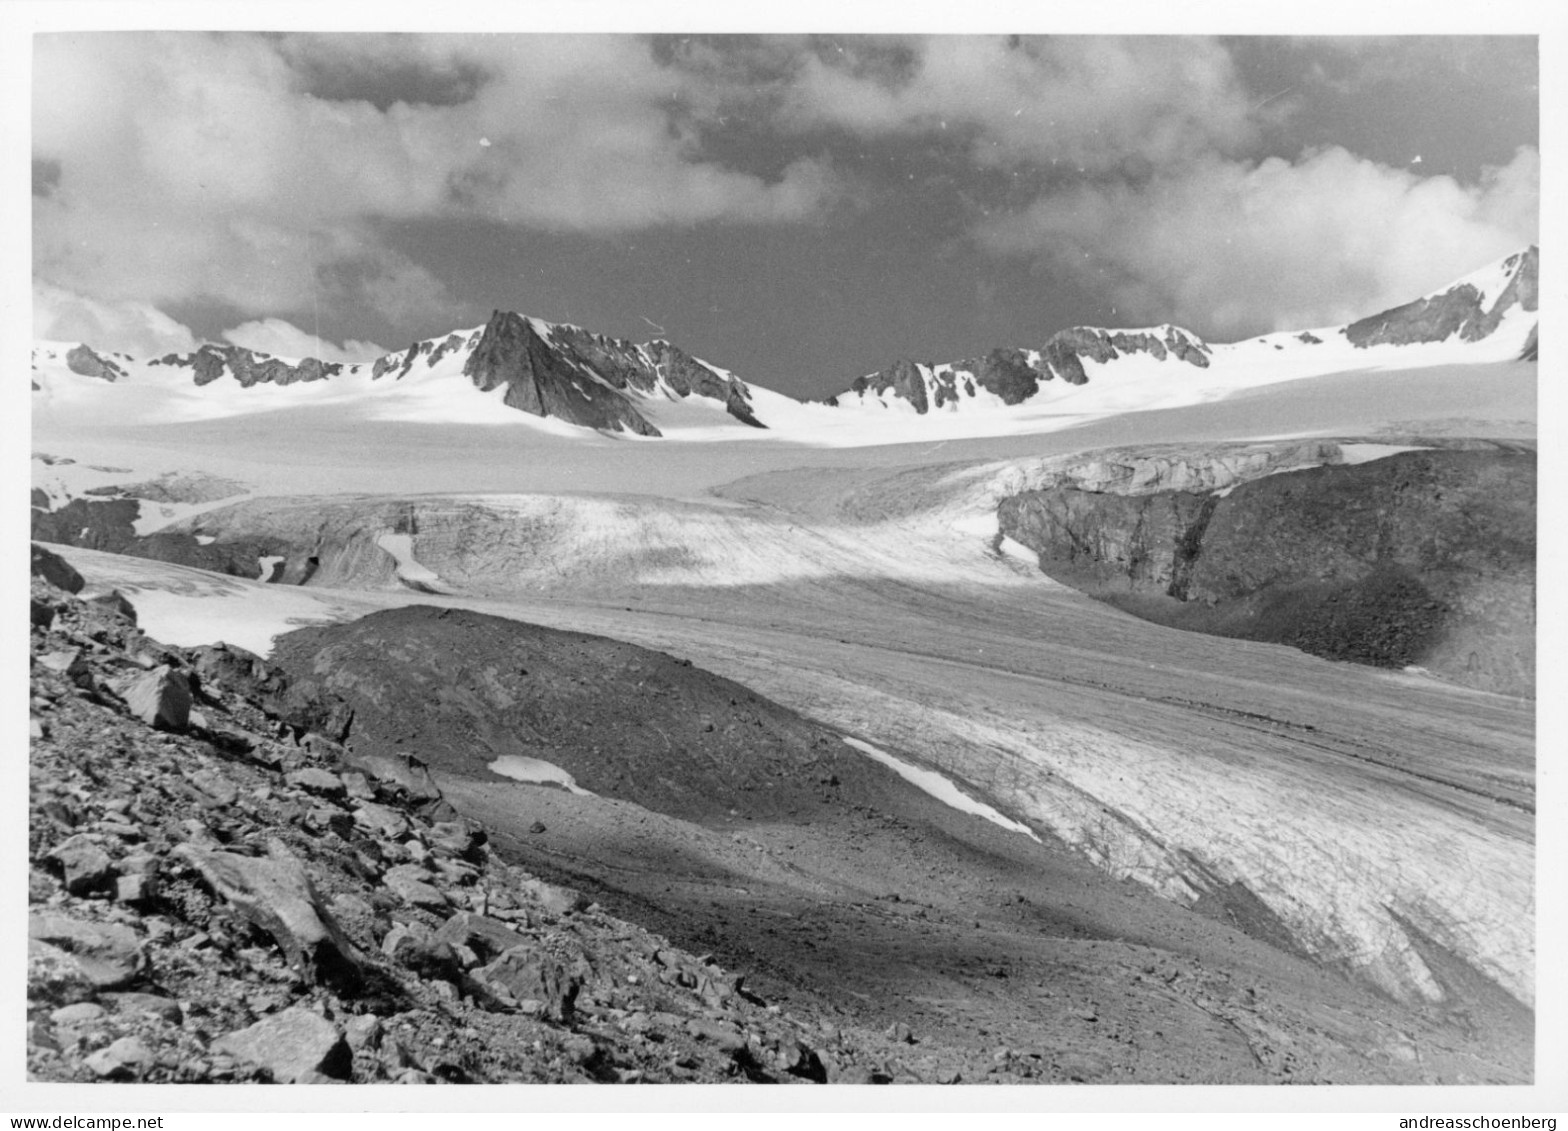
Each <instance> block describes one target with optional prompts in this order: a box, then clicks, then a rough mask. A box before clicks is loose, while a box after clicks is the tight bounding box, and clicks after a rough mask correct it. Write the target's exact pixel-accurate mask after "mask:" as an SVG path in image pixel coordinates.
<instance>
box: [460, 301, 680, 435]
mask: <svg viewBox="0 0 1568 1131" xmlns="http://www.w3.org/2000/svg"><path fill="white" fill-rule="evenodd" d="M463 373H464V374H465V375H466V376H468V377H471V378H473V381H474V384H475V385H476V386H477V387H478V388H479V389H480V390H481V391H482V392H490V391H491V390H492V389H497V388H500V387H501V386H503V385H504V386H505V387H506V394H505V398H504V399H505V401H506V403H507V404H508V405H510V406H512V407H513V408H516V409H521V410H522V411H523V412H527V413H532V414H533V415H534V416H554V417H558V418H560V419H561V420H565V421H566V422H568V423H570V424H581V425H583V426H585V427H588V428H600V429H603V430H605V431H609V432H623V431H624V432H635V433H637V434H638V435H640V436H657V435H659V430H658V429H657V428H655V427H654V426H653V425H652V424H650V423H648V421H647V420H646V419H645V418H644V417H643V416H642V414H641V413H639V412H638V411H637V410H636V409H635V408H633V407H632V406H631V403H630V402H629V401H627V400H626V398H625V397H622V396H619V395H617V394H616V392H615V391H614V390H613V389H611V388H609V387H608V386H606V385H604V384H603V383H601V382H599V381H597V380H595V379H594V376H593V374H592V373H591V371H590V370H588V369H586V368H585V367H584V366H583V364H582V363H581V362H580V361H579V360H578V359H577V358H574V357H572V356H571V355H570V354H566V353H563V352H560V351H557V350H555V349H552V348H551V346H550V344H549V343H547V342H545V341H544V339H543V338H541V337H540V336H539V333H538V331H536V330H535V329H534V327H533V325H532V323H530V322H529V321H528V320H527V319H526V318H523V317H521V316H519V315H516V314H510V313H506V312H503V311H499V310H498V311H496V312H495V314H494V315H492V316H491V318H490V322H489V324H488V325H486V326H485V330H484V334H483V336H482V337H481V338H480V339H479V344H478V345H477V346H475V347H474V352H473V353H471V354H469V356H468V360H467V361H466V362H465V363H464V365H463Z"/></svg>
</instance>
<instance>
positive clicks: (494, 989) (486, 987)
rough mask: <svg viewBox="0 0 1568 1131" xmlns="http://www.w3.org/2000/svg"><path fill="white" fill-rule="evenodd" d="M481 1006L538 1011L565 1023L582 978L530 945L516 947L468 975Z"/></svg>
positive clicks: (573, 1008)
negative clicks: (478, 992) (477, 990)
mask: <svg viewBox="0 0 1568 1131" xmlns="http://www.w3.org/2000/svg"><path fill="white" fill-rule="evenodd" d="M471 979H472V984H473V985H474V986H475V987H477V988H478V989H479V990H480V991H481V993H480V994H477V995H476V996H478V997H480V999H481V1003H482V1004H484V1005H485V1006H486V1007H488V1008H491V1009H495V1008H502V1009H507V1008H510V1009H517V1010H521V1011H523V1012H530V1013H531V1012H539V1013H542V1014H543V1015H544V1016H546V1017H548V1018H549V1019H550V1020H552V1021H564V1020H566V1019H567V1018H569V1017H571V1016H572V1014H573V1012H574V1011H575V1009H576V1005H577V994H578V991H579V990H581V989H582V978H581V977H580V976H579V975H578V974H576V973H575V972H572V971H568V970H567V969H566V967H565V966H563V965H562V964H561V963H560V962H559V961H557V960H556V959H554V958H552V957H551V956H549V955H548V954H542V953H540V952H538V951H536V950H534V949H533V948H532V947H531V946H517V947H513V948H512V949H511V950H508V951H506V952H505V953H504V954H502V955H501V956H500V957H499V958H497V959H496V960H495V961H494V962H491V963H490V964H488V965H486V966H481V967H479V968H477V969H476V970H474V971H473V973H472V975H471Z"/></svg>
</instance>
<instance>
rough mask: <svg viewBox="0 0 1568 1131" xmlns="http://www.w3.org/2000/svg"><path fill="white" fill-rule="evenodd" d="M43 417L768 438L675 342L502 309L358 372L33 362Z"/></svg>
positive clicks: (84, 353) (259, 362)
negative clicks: (280, 415)
mask: <svg viewBox="0 0 1568 1131" xmlns="http://www.w3.org/2000/svg"><path fill="white" fill-rule="evenodd" d="M32 369H33V374H32V383H33V393H34V399H33V414H34V417H35V419H39V418H42V419H44V420H49V419H50V418H51V417H52V418H54V419H56V420H60V421H67V420H68V421H69V422H70V423H71V424H72V425H74V426H77V427H91V426H102V427H106V428H113V427H116V426H122V425H131V424H154V423H156V424H166V423H176V422H181V421H187V422H194V421H211V420H221V419H225V418H230V417H243V416H251V415H255V414H258V413H270V412H278V411H281V410H287V409H301V408H303V409H311V408H318V409H319V408H325V409H331V410H333V412H334V413H335V414H336V418H337V419H338V420H339V421H340V422H342V423H350V422H352V421H354V420H380V421H402V422H409V423H422V424H485V425H513V426H515V425H518V424H524V423H526V424H529V425H531V426H533V427H535V428H539V427H543V428H545V429H546V430H547V431H561V430H562V429H564V430H565V431H566V432H567V433H568V434H570V433H578V432H581V430H582V429H583V428H588V429H594V430H598V431H603V432H625V433H628V434H632V435H642V436H659V435H661V434H662V432H661V429H660V427H659V425H658V422H659V421H661V420H664V419H665V418H666V417H669V418H671V419H672V420H674V421H675V422H676V424H677V427H681V426H684V427H686V428H688V429H692V428H696V429H702V428H720V429H722V430H723V431H726V432H728V431H730V430H735V431H741V430H747V429H748V428H757V427H760V423H759V422H758V421H757V420H756V419H755V417H754V416H753V415H752V412H751V408H750V404H749V398H750V391H749V390H748V389H747V387H746V386H745V384H743V383H742V382H741V381H739V380H738V379H737V378H735V377H734V376H733V375H732V374H730V373H728V372H727V371H725V370H722V369H719V368H718V367H716V366H712V365H709V364H708V363H707V362H704V361H700V360H698V359H696V358H693V357H691V356H690V355H688V354H686V353H685V352H683V351H682V350H680V349H678V348H677V347H675V346H673V345H671V344H670V343H668V342H665V341H654V342H648V343H644V344H635V343H632V342H627V341H622V340H620V339H617V338H607V337H604V336H602V335H599V334H592V333H590V332H588V331H586V330H583V329H582V328H580V327H577V326H571V325H565V324H556V323H550V322H545V321H542V320H540V319H537V318H524V317H522V316H520V315H516V314H508V313H503V312H501V311H497V312H496V313H495V315H494V316H493V317H492V318H491V320H490V321H489V323H487V324H486V325H484V326H479V327H472V328H469V329H466V330H457V331H454V332H452V333H450V334H447V335H445V336H442V337H436V338H427V339H424V340H422V341H418V342H415V343H414V344H413V345H411V346H409V348H408V349H407V350H405V351H400V352H398V353H392V354H387V355H386V356H384V357H381V358H377V359H375V360H374V361H365V362H360V363H340V362H325V363H324V362H321V361H317V360H316V359H314V358H277V357H272V356H270V355H268V354H264V353H258V352H255V351H253V350H249V349H245V348H244V347H241V346H217V345H211V344H209V345H204V346H202V347H201V348H200V349H198V350H196V351H195V352H193V353H190V354H187V355H184V356H181V355H178V354H169V355H166V356H164V357H161V358H147V359H139V358H134V357H130V356H128V355H126V354H119V353H111V354H99V353H97V352H96V351H94V350H93V349H92V348H91V347H90V346H88V345H85V344H82V343H75V342H53V341H40V342H37V343H35V344H34V348H33V355H32Z"/></svg>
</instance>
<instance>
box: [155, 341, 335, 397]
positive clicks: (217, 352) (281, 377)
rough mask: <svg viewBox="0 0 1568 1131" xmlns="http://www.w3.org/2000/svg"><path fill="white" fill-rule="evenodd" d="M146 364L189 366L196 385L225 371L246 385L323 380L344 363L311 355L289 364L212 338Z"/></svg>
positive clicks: (214, 378) (215, 377)
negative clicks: (187, 351)
mask: <svg viewBox="0 0 1568 1131" xmlns="http://www.w3.org/2000/svg"><path fill="white" fill-rule="evenodd" d="M149 364H151V365H170V366H175V365H177V366H184V367H186V368H189V369H190V370H191V371H192V375H193V380H194V381H195V382H196V384H198V385H210V384H211V383H212V382H214V381H216V380H217V379H218V378H220V377H222V376H223V375H224V373H228V374H230V375H231V376H232V377H233V378H234V379H235V380H236V381H238V382H239V383H240V385H241V386H243V387H244V388H247V389H248V388H250V387H251V386H253V385H292V384H294V383H296V382H299V381H325V380H326V379H327V378H328V377H334V376H336V375H337V374H339V373H341V372H343V364H342V363H341V362H337V361H319V360H317V359H316V358H314V357H306V358H301V359H300V360H299V361H297V362H295V363H294V364H292V365H290V364H289V363H288V362H286V361H284V360H282V359H281V358H276V357H269V356H268V355H267V354H264V353H257V352H256V351H255V350H250V349H246V348H245V347H244V346H219V345H214V344H212V343H211V342H209V343H207V344H206V345H204V346H201V347H200V348H199V349H197V350H196V351H195V352H194V353H190V354H187V355H185V356H184V357H181V356H180V355H179V354H175V353H171V354H166V355H165V356H163V357H161V358H158V359H156V360H155V361H152V362H149Z"/></svg>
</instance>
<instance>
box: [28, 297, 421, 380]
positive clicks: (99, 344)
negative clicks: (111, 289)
mask: <svg viewBox="0 0 1568 1131" xmlns="http://www.w3.org/2000/svg"><path fill="white" fill-rule="evenodd" d="M33 337H34V338H41V339H47V340H51V341H60V342H86V343H87V344H88V345H90V346H92V347H93V348H94V349H97V350H104V351H110V352H117V353H127V354H130V355H131V356H132V357H138V358H152V357H163V356H165V355H166V354H171V353H180V354H186V353H190V352H191V351H192V350H194V349H196V348H197V347H199V346H200V345H201V344H202V341H201V339H200V338H198V337H197V336H196V335H195V334H194V333H192V331H191V329H190V327H188V326H185V325H183V324H182V323H180V322H177V321H176V320H175V319H173V318H170V317H169V316H168V315H167V314H164V313H163V312H162V311H160V310H158V309H156V308H154V307H151V306H148V305H147V304H146V303H143V302H134V301H128V302H116V303H105V302H98V301H97V300H95V299H90V298H86V297H84V296H82V295H78V294H73V293H72V292H70V291H67V290H64V289H63V288H60V287H56V286H52V285H50V284H48V283H40V282H34V283H33ZM219 337H221V338H222V339H223V340H224V341H226V342H229V343H230V344H232V345H236V346H244V347H245V348H246V349H251V350H255V351H256V352H258V353H266V354H271V355H272V356H274V357H286V358H298V357H314V358H317V359H319V360H321V361H342V362H357V361H370V360H373V359H375V358H378V357H381V356H383V355H385V354H387V353H389V352H390V351H389V350H387V349H386V348H385V347H383V346H379V345H377V344H376V343H375V342H363V341H356V340H351V341H346V342H344V343H343V344H342V345H337V344H334V343H333V342H331V341H328V340H326V339H324V338H320V337H318V336H316V335H315V334H311V333H307V332H306V331H304V330H301V329H300V328H299V327H298V326H295V325H294V324H293V323H291V322H286V321H284V320H283V319H281V318H266V319H261V320H257V321H252V322H243V323H241V324H240V325H238V326H235V327H233V328H232V329H228V330H224V331H223V332H222V333H221V334H220V335H219Z"/></svg>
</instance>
